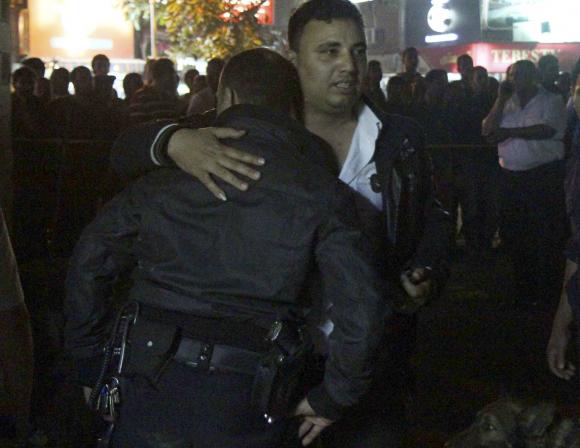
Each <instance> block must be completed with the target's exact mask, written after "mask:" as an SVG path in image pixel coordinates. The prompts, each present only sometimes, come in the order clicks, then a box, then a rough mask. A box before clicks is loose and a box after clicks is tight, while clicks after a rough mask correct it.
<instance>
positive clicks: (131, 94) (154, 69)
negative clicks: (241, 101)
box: [12, 54, 223, 140]
mask: <svg viewBox="0 0 580 448" xmlns="http://www.w3.org/2000/svg"><path fill="white" fill-rule="evenodd" d="M110 66H111V65H110V61H109V58H108V57H107V56H106V55H104V54H98V55H95V56H94V57H93V59H92V62H91V69H89V68H88V67H86V66H77V67H75V68H74V69H72V70H71V71H70V72H69V70H67V69H66V68H64V67H60V68H55V69H54V70H53V71H52V73H51V75H50V79H47V78H45V77H44V74H45V65H44V62H43V61H42V60H41V59H40V58H35V57H31V58H27V59H24V60H23V61H22V62H21V67H20V68H18V69H16V70H15V71H14V73H13V74H12V87H13V94H12V135H13V137H14V138H20V139H39V138H64V139H68V140H114V138H115V137H116V136H118V135H119V134H120V133H121V132H122V131H123V130H124V129H126V128H127V127H128V126H131V125H135V124H137V123H141V122H145V121H149V120H154V119H177V118H180V117H182V116H185V115H186V114H194V113H200V112H203V111H205V110H207V109H206V108H208V109H212V108H215V98H214V97H215V90H216V89H217V82H218V80H219V74H220V72H221V68H222V67H223V60H221V59H219V58H216V59H214V60H212V61H210V62H209V63H208V68H207V75H200V74H199V71H198V70H196V69H194V68H192V69H189V70H187V71H186V72H185V74H184V82H185V84H186V85H187V87H188V88H189V92H188V93H186V94H184V95H181V96H180V95H179V94H178V91H177V88H178V84H179V76H178V74H177V71H176V69H175V65H174V63H173V61H171V60H170V59H167V58H159V59H157V60H153V59H151V60H149V61H148V62H147V64H146V66H145V72H144V73H143V74H141V73H128V74H127V75H125V77H124V78H123V83H122V84H123V93H124V99H121V98H119V95H118V92H116V90H115V89H114V88H113V83H114V81H115V77H114V76H112V75H110V74H109V71H110ZM70 84H72V86H73V93H72V94H71V93H70V88H69V87H70ZM212 101H213V102H212Z"/></svg>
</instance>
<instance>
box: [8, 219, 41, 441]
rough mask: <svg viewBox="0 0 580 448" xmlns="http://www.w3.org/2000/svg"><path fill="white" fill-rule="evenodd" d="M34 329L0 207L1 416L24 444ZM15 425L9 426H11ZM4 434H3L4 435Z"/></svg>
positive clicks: (29, 396)
mask: <svg viewBox="0 0 580 448" xmlns="http://www.w3.org/2000/svg"><path fill="white" fill-rule="evenodd" d="M32 371H33V355H32V332H31V328H30V317H29V315H28V310H27V308H26V305H25V303H24V295H23V293H22V286H21V284H20V277H19V275H18V266H17V265H16V259H15V257H14V252H13V251H12V245H11V243H10V237H9V235H8V229H7V226H6V222H5V220H4V214H3V212H2V208H0V389H1V392H2V393H0V397H4V398H5V399H6V401H4V400H0V419H1V420H2V422H3V423H6V425H5V426H4V425H3V426H2V427H1V428H0V432H4V431H8V429H12V430H13V431H15V433H16V437H17V440H18V442H19V443H20V444H22V445H18V446H24V441H25V440H26V438H27V435H28V430H29V427H28V423H29V422H28V417H29V414H30V400H31V395H32ZM9 426H10V427H11V428H8V427H9ZM0 437H1V436H0Z"/></svg>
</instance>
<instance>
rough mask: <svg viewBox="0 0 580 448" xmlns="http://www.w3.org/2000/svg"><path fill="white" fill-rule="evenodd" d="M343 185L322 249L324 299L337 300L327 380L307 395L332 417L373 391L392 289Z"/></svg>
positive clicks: (319, 249)
mask: <svg viewBox="0 0 580 448" xmlns="http://www.w3.org/2000/svg"><path fill="white" fill-rule="evenodd" d="M338 185H339V186H338V189H339V190H340V194H339V195H337V196H334V201H333V204H332V209H330V210H329V216H328V220H327V221H326V223H325V224H324V225H323V226H322V228H321V230H320V233H319V239H318V241H319V244H318V246H317V249H316V260H317V264H318V266H319V269H320V272H321V280H322V285H323V292H324V295H325V297H324V299H325V300H324V301H325V302H330V303H332V307H331V309H330V319H331V320H332V322H333V324H334V328H333V330H332V332H331V334H330V336H329V341H328V359H327V363H326V368H325V374H324V381H323V384H322V385H320V386H318V387H317V388H315V389H313V390H312V391H310V393H309V394H308V396H307V398H308V402H309V403H310V405H311V406H312V408H313V409H314V410H315V411H316V413H317V415H319V416H322V417H326V418H328V419H330V420H336V419H337V418H338V417H339V416H340V415H341V414H342V413H343V412H344V411H345V410H346V409H347V408H349V407H350V406H352V405H354V404H356V403H357V402H358V400H359V399H360V398H361V396H362V395H363V394H364V393H365V392H366V391H367V390H368V388H369V386H370V382H371V373H372V370H373V358H374V356H375V351H376V348H377V346H378V343H379V340H380V338H381V336H382V332H383V330H384V322H385V318H386V315H387V313H388V312H389V309H388V306H387V304H386V300H385V293H386V290H385V287H384V285H383V284H382V282H381V280H380V278H379V276H378V272H377V270H376V264H375V262H374V259H373V257H372V254H373V253H374V250H373V249H372V248H371V247H370V244H369V242H368V240H367V239H366V238H365V237H364V235H363V233H362V231H361V230H360V226H359V225H358V222H356V219H355V218H353V217H352V215H353V214H352V210H353V208H354V202H353V197H352V192H351V191H350V190H348V187H346V186H344V185H343V184H338ZM329 201H332V199H331V200H329Z"/></svg>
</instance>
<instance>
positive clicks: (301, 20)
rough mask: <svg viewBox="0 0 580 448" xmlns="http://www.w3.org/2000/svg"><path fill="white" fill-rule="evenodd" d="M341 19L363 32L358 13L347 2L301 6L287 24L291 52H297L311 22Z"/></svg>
mask: <svg viewBox="0 0 580 448" xmlns="http://www.w3.org/2000/svg"><path fill="white" fill-rule="evenodd" d="M336 19H343V20H352V21H353V22H355V23H356V25H357V26H358V27H360V29H361V31H362V30H364V22H363V18H362V15H361V13H360V11H359V10H358V9H357V7H356V6H355V5H353V4H352V3H351V2H349V1H348V0H309V1H307V2H306V3H304V4H303V5H301V6H300V7H299V8H298V9H297V10H296V11H294V13H293V14H292V17H290V22H288V43H289V45H290V49H291V50H292V51H296V52H297V51H298V47H299V46H300V38H301V37H302V33H303V31H304V28H305V27H306V25H307V24H308V23H309V22H311V21H312V20H322V21H324V22H330V21H331V20H336Z"/></svg>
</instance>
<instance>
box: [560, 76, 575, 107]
mask: <svg viewBox="0 0 580 448" xmlns="http://www.w3.org/2000/svg"><path fill="white" fill-rule="evenodd" d="M556 85H557V86H558V90H559V91H560V95H562V98H563V99H564V102H565V103H568V100H569V99H570V96H571V95H572V93H573V92H572V74H571V73H570V72H562V73H560V74H559V75H558V81H557V82H556Z"/></svg>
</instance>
